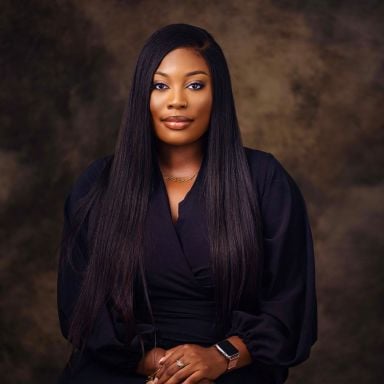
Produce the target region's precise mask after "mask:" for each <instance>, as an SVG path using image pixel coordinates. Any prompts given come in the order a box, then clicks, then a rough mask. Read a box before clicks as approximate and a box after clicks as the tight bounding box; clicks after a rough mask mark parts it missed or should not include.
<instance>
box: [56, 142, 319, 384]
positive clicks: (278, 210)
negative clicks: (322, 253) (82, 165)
mask: <svg viewBox="0 0 384 384" xmlns="http://www.w3.org/2000/svg"><path fill="white" fill-rule="evenodd" d="M245 153H246V156H247V159H248V163H249V166H250V171H251V177H252V182H253V185H254V191H255V194H256V196H257V199H258V203H259V207H260V211H261V217H262V225H263V239H264V244H263V245H264V266H263V274H262V275H263V278H262V281H263V284H262V293H261V302H259V303H258V305H255V306H254V307H255V308H256V307H257V308H258V309H257V311H256V310H255V311H254V312H249V310H245V309H244V308H238V309H237V310H236V311H234V312H233V313H232V318H231V319H230V321H229V323H230V326H229V327H228V329H226V330H224V331H223V330H220V327H217V326H216V323H215V308H216V307H215V300H214V284H213V276H212V271H211V268H210V263H209V260H210V259H209V241H208V235H207V233H208V230H207V223H206V217H205V210H204V205H203V201H201V199H200V196H201V194H200V193H199V192H200V190H199V189H200V187H201V184H202V178H203V175H204V172H205V164H204V162H203V164H202V167H201V169H200V171H199V174H198V176H197V178H196V181H195V183H194V185H193V186H192V188H191V190H190V191H189V192H188V194H187V195H186V196H185V198H184V200H183V201H182V202H181V203H180V204H179V218H178V220H177V222H176V223H173V222H172V218H171V212H170V207H169V202H168V196H167V191H166V188H165V185H164V183H163V180H162V178H161V177H158V178H157V180H156V182H155V186H154V190H153V193H152V195H151V199H150V205H149V209H148V215H147V219H146V238H145V253H144V254H145V271H146V276H147V280H148V288H149V295H150V301H151V306H152V311H153V316H154V324H152V322H151V320H150V316H149V314H148V311H147V309H146V307H145V305H144V302H145V301H144V300H143V298H142V296H141V292H140V291H139V290H138V291H137V300H136V301H137V306H136V309H135V314H136V322H137V335H136V336H135V337H134V338H133V340H132V341H131V342H130V344H129V345H128V344H126V343H124V341H123V340H124V339H125V338H124V335H125V331H124V324H123V321H122V319H120V318H119V316H118V314H117V313H115V311H114V310H113V308H110V307H108V305H105V306H104V307H103V308H102V309H101V311H100V313H99V316H98V318H97V322H96V325H95V327H94V330H93V333H92V335H91V336H90V337H89V341H88V344H87V346H86V348H85V350H84V351H83V352H82V354H81V355H80V353H79V352H76V353H74V354H73V355H72V358H71V361H70V363H69V364H68V365H67V367H66V369H65V370H64V372H63V375H62V377H61V383H87V382H92V383H112V384H113V383H116V384H120V383H132V384H135V383H137V384H139V383H140V384H142V383H144V382H145V378H143V377H140V376H137V375H135V374H134V371H135V367H136V365H137V362H138V361H139V359H140V358H141V355H142V347H143V348H144V349H145V350H149V349H151V348H153V347H154V345H155V341H156V345H157V346H159V347H163V348H165V349H168V348H171V347H174V346H176V345H179V344H184V343H194V344H200V345H202V346H209V345H212V344H214V343H216V342H218V341H220V340H222V339H223V338H225V337H228V336H231V335H238V336H239V337H241V338H242V339H243V341H244V342H245V344H246V345H247V347H248V350H249V352H250V354H251V356H252V359H253V364H252V365H250V366H248V367H244V368H241V369H238V370H235V371H233V372H230V373H227V374H225V375H223V376H222V377H220V378H219V379H217V380H216V383H218V384H225V383H240V382H241V383H242V384H247V383H253V384H255V383H256V384H257V383H260V384H267V383H273V384H278V383H283V382H284V381H285V379H286V378H287V375H288V368H289V367H290V366H293V365H296V364H298V363H300V362H302V361H303V360H305V359H306V358H307V357H308V356H309V352H310V348H311V346H312V345H313V343H314V342H315V340H316V333H317V324H316V319H317V317H316V316H317V315H316V293H315V275H314V257H313V245H312V237H311V231H310V226H309V222H308V218H307V214H306V209H305V203H304V201H303V198H302V196H301V193H300V191H299V189H298V187H297V185H296V184H295V182H294V181H293V179H292V178H291V177H290V176H289V174H288V173H287V172H286V171H285V170H284V168H283V167H282V166H281V164H280V163H279V162H278V161H277V160H276V159H275V158H274V157H273V156H272V155H270V154H267V153H265V152H262V151H258V150H253V149H249V148H245ZM108 161H110V158H104V159H101V160H97V161H96V162H94V163H93V164H92V165H91V166H90V167H89V168H88V169H87V170H86V171H85V172H84V173H83V174H82V175H81V176H80V178H79V179H78V180H77V182H76V183H75V184H74V186H73V188H72V190H71V193H70V194H69V196H68V198H67V200H66V204H65V220H66V223H67V224H68V223H69V222H70V218H71V216H72V215H73V214H74V212H73V211H74V207H75V206H76V203H77V201H78V200H79V199H80V198H81V197H82V196H84V195H85V194H86V193H87V192H88V191H89V189H90V187H91V186H92V184H93V183H94V182H95V180H96V179H97V177H98V175H100V173H101V170H102V169H103V167H104V166H105V164H106V163H107V162H108ZM84 232H85V229H83V230H82V232H81V233H80V236H79V240H78V243H79V244H78V245H79V247H80V249H82V251H83V254H84V255H85V257H84V258H83V259H81V260H78V261H77V263H78V265H77V267H78V269H80V270H83V268H84V267H85V266H86V263H87V260H86V248H87V245H86V233H84ZM80 284H81V274H78V273H75V272H74V271H73V269H72V268H71V267H70V266H68V265H67V266H64V267H62V268H61V269H60V270H59V284H58V303H59V317H60V323H61V327H62V332H63V335H64V336H65V337H67V334H68V319H69V318H70V315H71V311H72V308H73V305H74V302H75V300H76V298H77V296H78V292H79V287H80ZM255 300H256V294H255V296H254V297H251V296H250V297H246V298H244V300H242V301H243V302H251V301H255ZM247 307H248V306H247ZM155 339H156V340H155Z"/></svg>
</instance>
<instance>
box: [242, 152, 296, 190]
mask: <svg viewBox="0 0 384 384" xmlns="http://www.w3.org/2000/svg"><path fill="white" fill-rule="evenodd" d="M244 152H245V154H246V157H247V160H248V164H249V169H250V174H251V178H252V182H253V185H254V187H255V188H256V190H257V192H258V194H259V196H260V197H263V195H264V194H265V193H266V191H267V190H268V188H269V187H270V186H271V184H272V183H274V182H276V181H278V180H280V181H285V182H290V183H291V182H293V180H292V178H291V176H290V175H289V174H288V172H287V171H286V170H285V168H284V167H283V166H282V165H281V163H280V162H279V161H278V160H277V159H276V158H275V156H274V155H272V154H271V153H268V152H264V151H261V150H258V149H252V148H248V147H244Z"/></svg>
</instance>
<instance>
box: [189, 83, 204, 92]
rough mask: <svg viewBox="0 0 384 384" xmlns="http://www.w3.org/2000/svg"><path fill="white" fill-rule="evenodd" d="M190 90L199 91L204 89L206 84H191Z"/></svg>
mask: <svg viewBox="0 0 384 384" xmlns="http://www.w3.org/2000/svg"><path fill="white" fill-rule="evenodd" d="M188 88H189V89H193V90H195V91H198V90H199V89H203V88H204V84H203V83H199V82H194V83H191V84H189V85H188Z"/></svg>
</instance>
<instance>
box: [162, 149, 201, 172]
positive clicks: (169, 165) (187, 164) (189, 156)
mask: <svg viewBox="0 0 384 384" xmlns="http://www.w3.org/2000/svg"><path fill="white" fill-rule="evenodd" d="M157 154H158V160H159V166H160V169H161V171H162V172H163V173H165V174H170V175H172V176H189V175H191V174H194V173H196V172H198V170H199V168H200V165H201V162H202V159H203V143H202V142H201V141H198V142H195V143H192V144H188V145H180V146H176V145H169V144H166V143H163V142H158V143H157Z"/></svg>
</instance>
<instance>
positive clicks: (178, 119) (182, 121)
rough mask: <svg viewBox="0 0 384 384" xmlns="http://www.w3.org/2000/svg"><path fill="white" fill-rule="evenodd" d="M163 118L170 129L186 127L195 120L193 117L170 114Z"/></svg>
mask: <svg viewBox="0 0 384 384" xmlns="http://www.w3.org/2000/svg"><path fill="white" fill-rule="evenodd" d="M161 120H162V121H163V123H164V125H165V126H166V127H167V128H169V129H184V128H186V127H187V126H188V125H189V124H191V122H192V121H193V120H192V119H191V118H189V117H186V116H168V117H166V118H164V119H161Z"/></svg>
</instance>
